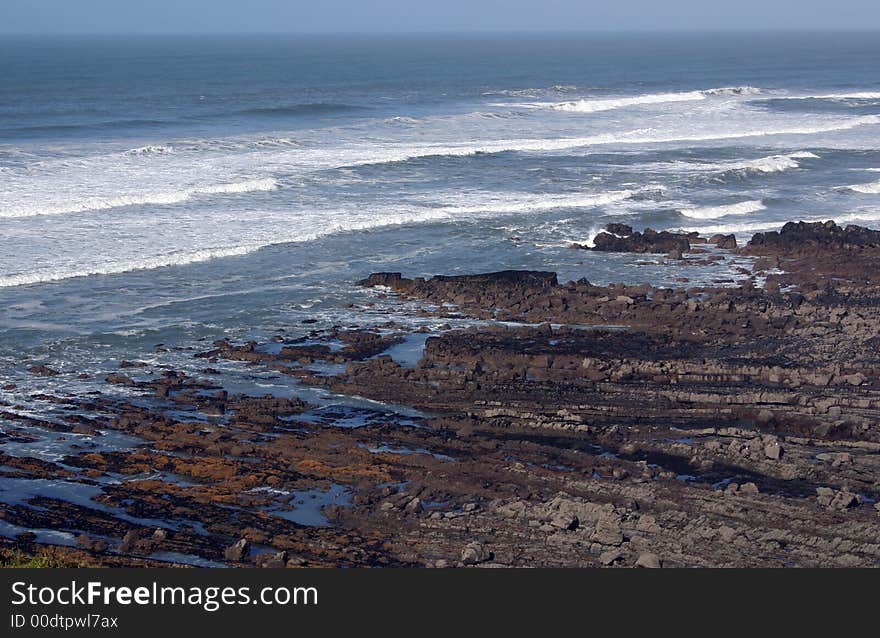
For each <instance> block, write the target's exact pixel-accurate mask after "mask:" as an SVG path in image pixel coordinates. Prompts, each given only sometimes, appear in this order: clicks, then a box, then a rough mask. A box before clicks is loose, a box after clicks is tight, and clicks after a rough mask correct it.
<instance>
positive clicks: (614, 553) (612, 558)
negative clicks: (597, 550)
mask: <svg viewBox="0 0 880 638" xmlns="http://www.w3.org/2000/svg"><path fill="white" fill-rule="evenodd" d="M621 558H623V552H621V551H620V550H619V549H609V550H608V551H605V552H602V553H601V554H600V555H599V562H600V563H602V564H603V565H612V564H614V563H615V562H617V561H619V560H620V559H621Z"/></svg>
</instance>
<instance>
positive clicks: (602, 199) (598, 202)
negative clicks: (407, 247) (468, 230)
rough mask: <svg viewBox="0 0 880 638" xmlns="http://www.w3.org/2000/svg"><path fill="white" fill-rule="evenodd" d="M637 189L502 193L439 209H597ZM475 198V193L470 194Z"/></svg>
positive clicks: (470, 211)
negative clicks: (465, 204) (516, 195)
mask: <svg viewBox="0 0 880 638" xmlns="http://www.w3.org/2000/svg"><path fill="white" fill-rule="evenodd" d="M634 194H635V191H632V190H620V191H609V192H607V193H572V194H562V195H560V194H546V195H530V196H526V197H520V198H511V197H510V195H509V194H505V193H501V194H499V195H498V196H497V197H494V198H493V197H490V198H488V199H486V200H484V202H482V203H480V204H472V205H468V206H443V207H440V208H437V209H436V210H437V211H439V212H442V213H447V214H450V215H458V214H474V213H508V212H510V213H522V212H531V211H546V210H554V209H557V208H595V207H597V206H605V205H607V204H613V203H614V202H619V201H623V200H625V199H628V198H630V197H632V196H633V195H634ZM468 197H469V198H472V197H473V196H472V195H469V196H468Z"/></svg>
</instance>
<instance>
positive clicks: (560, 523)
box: [550, 513, 580, 531]
mask: <svg viewBox="0 0 880 638" xmlns="http://www.w3.org/2000/svg"><path fill="white" fill-rule="evenodd" d="M550 524H551V525H552V526H553V527H556V528H557V529H564V530H568V531H574V530H576V529H577V528H578V526H579V525H580V520H578V517H577V516H575V515H574V514H565V513H560V514H557V515H556V516H554V517H553V518H552V519H550Z"/></svg>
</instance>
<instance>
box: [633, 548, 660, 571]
mask: <svg viewBox="0 0 880 638" xmlns="http://www.w3.org/2000/svg"><path fill="white" fill-rule="evenodd" d="M636 567H644V568H646V569H659V568H660V567H662V564H661V562H660V557H659V556H657V554H654V553H652V552H645V553H643V554H640V555H639V558H638V560H636Z"/></svg>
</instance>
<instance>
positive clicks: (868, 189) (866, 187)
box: [847, 182, 880, 195]
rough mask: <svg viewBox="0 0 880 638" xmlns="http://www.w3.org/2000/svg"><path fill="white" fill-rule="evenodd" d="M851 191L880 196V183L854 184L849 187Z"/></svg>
mask: <svg viewBox="0 0 880 638" xmlns="http://www.w3.org/2000/svg"><path fill="white" fill-rule="evenodd" d="M847 188H848V189H849V190H851V191H855V192H857V193H864V194H865V195H880V182H870V183H868V184H853V185H851V186H847Z"/></svg>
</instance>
